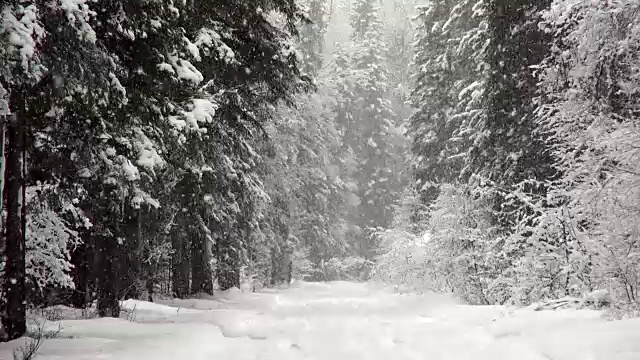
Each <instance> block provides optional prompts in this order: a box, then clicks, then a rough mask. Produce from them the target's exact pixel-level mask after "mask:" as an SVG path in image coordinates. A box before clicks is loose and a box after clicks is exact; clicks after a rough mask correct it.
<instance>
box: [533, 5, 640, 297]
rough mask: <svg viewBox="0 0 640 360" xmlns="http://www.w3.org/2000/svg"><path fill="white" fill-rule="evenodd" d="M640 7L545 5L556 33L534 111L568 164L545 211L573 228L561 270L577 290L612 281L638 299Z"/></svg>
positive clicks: (559, 163)
mask: <svg viewBox="0 0 640 360" xmlns="http://www.w3.org/2000/svg"><path fill="white" fill-rule="evenodd" d="M639 13H640V7H639V5H638V4H637V3H636V2H635V1H616V2H607V3H602V4H598V5H593V4H585V3H580V2H573V1H554V2H553V4H552V6H551V8H550V9H549V10H547V11H545V12H544V13H543V14H544V22H543V24H542V25H543V28H544V29H545V31H547V32H548V33H550V34H553V35H554V37H555V39H554V42H553V48H552V52H551V53H550V55H549V56H548V57H547V58H546V59H545V61H544V62H543V63H542V65H541V69H540V74H541V80H542V81H541V87H542V89H541V90H542V91H543V98H542V100H543V101H541V105H540V108H539V112H538V114H539V117H538V121H539V123H540V125H541V126H543V128H544V129H545V130H547V131H549V132H550V134H551V136H550V138H549V144H550V146H552V147H553V154H554V156H555V159H556V163H555V166H556V168H557V169H558V172H560V173H561V174H562V178H561V179H560V180H559V181H558V182H557V183H555V184H554V187H552V188H551V191H550V194H551V195H550V199H551V200H552V202H551V203H550V204H549V205H550V206H548V207H547V208H545V209H543V211H542V215H541V217H544V218H551V219H553V220H555V222H556V223H557V224H558V225H557V226H556V228H559V229H566V231H567V233H568V235H567V236H565V238H566V241H567V242H568V243H569V244H570V245H571V246H570V247H569V248H568V250H569V251H567V252H566V255H567V256H568V257H569V258H568V259H567V260H568V261H565V262H562V263H561V264H562V265H563V266H564V267H565V269H566V270H565V271H564V272H565V274H564V276H563V277H562V278H564V279H566V281H567V282H568V286H569V287H570V289H571V290H572V291H573V292H576V293H579V292H584V291H588V290H592V289H606V290H608V291H610V292H611V293H612V295H613V297H614V299H615V300H617V301H619V302H627V303H633V302H635V303H637V301H638V285H639V280H638V279H640V274H639V273H638V266H639V263H638V257H637V253H638V242H637V235H638V227H637V217H638V205H639V204H638V201H637V199H638V193H637V192H638V173H639V169H638V158H639V157H638V156H639V154H638V150H637V146H636V145H635V144H637V142H638V134H639V132H638V125H637V124H638V121H637V119H638V115H639V114H638V88H639V86H640V84H639V81H640V78H638V63H639V58H638V54H639V52H638V50H639V48H640V22H639V19H640V17H639V16H638V14H639ZM559 255H562V253H560V254H559Z"/></svg>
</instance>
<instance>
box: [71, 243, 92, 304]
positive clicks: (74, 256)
mask: <svg viewBox="0 0 640 360" xmlns="http://www.w3.org/2000/svg"><path fill="white" fill-rule="evenodd" d="M87 241H88V239H87V238H86V237H85V238H84V239H83V243H82V244H80V245H78V246H77V247H76V249H75V250H74V251H73V252H72V253H71V264H73V268H72V269H71V277H72V278H73V283H74V284H75V289H73V293H72V294H71V298H70V299H69V300H70V301H69V302H70V305H71V306H72V307H74V308H76V309H84V308H86V306H87V304H88V303H89V301H90V300H89V261H88V259H87V255H88V254H87Z"/></svg>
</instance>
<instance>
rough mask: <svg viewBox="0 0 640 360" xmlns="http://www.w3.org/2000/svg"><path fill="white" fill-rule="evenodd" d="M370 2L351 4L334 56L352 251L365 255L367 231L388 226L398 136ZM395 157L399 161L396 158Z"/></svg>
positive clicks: (370, 241) (369, 241) (370, 246)
mask: <svg viewBox="0 0 640 360" xmlns="http://www.w3.org/2000/svg"><path fill="white" fill-rule="evenodd" d="M374 5H375V1H368V0H362V1H356V2H355V3H354V4H353V12H352V17H351V26H352V36H351V42H350V43H349V44H348V47H347V48H346V49H345V50H343V52H342V53H339V54H338V57H337V59H336V60H337V61H336V65H337V69H336V70H337V71H336V74H335V76H336V78H337V79H336V81H337V82H338V83H339V84H340V85H339V93H340V96H341V99H340V101H339V104H338V108H337V122H338V124H339V126H340V128H341V129H342V131H343V140H342V142H343V148H344V149H345V151H350V152H352V153H353V155H354V160H355V162H356V167H355V169H354V170H355V171H354V172H353V173H352V175H351V176H352V181H353V185H354V186H353V192H354V195H355V197H356V198H357V202H356V204H357V206H356V207H355V212H353V215H352V216H351V218H350V219H349V221H350V222H351V223H352V224H353V225H354V230H355V234H354V235H355V238H354V243H353V246H354V250H355V253H356V254H358V255H359V256H363V257H365V258H368V257H371V256H372V255H373V251H374V250H375V247H376V245H375V243H374V237H373V236H372V233H371V229H373V228H376V227H387V226H388V225H389V224H390V223H391V218H392V205H393V202H394V201H395V200H396V199H397V198H398V197H399V174H400V171H399V168H398V167H399V165H398V163H401V159H402V158H401V157H399V156H397V154H396V153H395V152H396V150H398V149H399V148H400V146H399V143H401V141H400V138H401V134H399V131H398V125H397V123H396V115H395V114H394V112H393V111H392V109H391V106H390V102H389V100H388V90H389V89H388V70H387V68H386V66H385V56H386V55H387V52H386V44H385V43H384V41H383V37H382V34H381V32H380V29H381V25H380V22H379V15H378V11H379V10H378V9H377V8H376V7H375V6H374ZM398 158H400V161H399V160H398Z"/></svg>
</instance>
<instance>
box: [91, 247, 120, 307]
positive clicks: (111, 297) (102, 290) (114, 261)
mask: <svg viewBox="0 0 640 360" xmlns="http://www.w3.org/2000/svg"><path fill="white" fill-rule="evenodd" d="M98 243H99V246H98V248H97V250H98V251H97V255H98V257H99V261H98V264H100V265H101V267H102V268H101V269H99V270H98V271H99V275H98V315H100V317H115V318H117V317H120V303H119V301H118V280H119V275H120V271H118V270H119V264H118V262H119V261H120V260H121V256H120V254H119V253H120V251H119V250H120V249H119V245H118V242H117V240H116V239H114V238H112V237H110V236H99V237H98Z"/></svg>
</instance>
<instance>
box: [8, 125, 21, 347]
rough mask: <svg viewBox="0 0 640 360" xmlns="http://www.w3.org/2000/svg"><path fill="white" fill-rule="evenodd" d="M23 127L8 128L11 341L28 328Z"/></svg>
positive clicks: (9, 320)
mask: <svg viewBox="0 0 640 360" xmlns="http://www.w3.org/2000/svg"><path fill="white" fill-rule="evenodd" d="M22 131H23V129H22V126H20V125H19V124H17V123H15V122H14V123H13V124H10V126H9V127H8V131H7V133H8V134H7V135H8V136H7V138H8V139H7V140H8V154H7V160H6V166H5V171H6V181H5V183H4V186H5V188H4V194H5V196H6V197H7V222H6V238H5V241H6V242H5V258H6V263H5V269H4V276H5V279H4V284H3V285H4V296H5V304H4V307H5V308H4V311H3V313H4V314H3V318H2V325H3V328H4V332H5V333H6V334H7V336H8V340H13V339H17V338H19V337H21V336H23V335H24V334H25V332H26V330H27V328H26V297H25V293H26V286H25V277H26V269H25V243H24V237H23V232H22V222H21V216H20V215H21V209H20V207H21V206H20V205H21V204H20V202H21V193H20V190H21V187H22V167H21V161H20V158H21V155H22V154H21V153H22V150H23V144H22V140H23V138H22Z"/></svg>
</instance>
